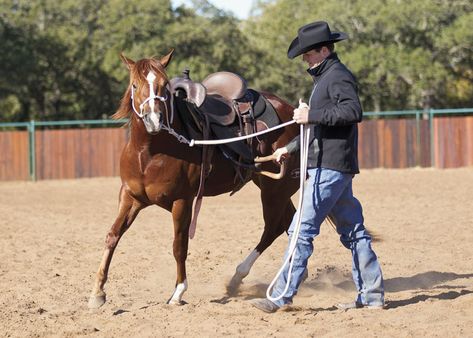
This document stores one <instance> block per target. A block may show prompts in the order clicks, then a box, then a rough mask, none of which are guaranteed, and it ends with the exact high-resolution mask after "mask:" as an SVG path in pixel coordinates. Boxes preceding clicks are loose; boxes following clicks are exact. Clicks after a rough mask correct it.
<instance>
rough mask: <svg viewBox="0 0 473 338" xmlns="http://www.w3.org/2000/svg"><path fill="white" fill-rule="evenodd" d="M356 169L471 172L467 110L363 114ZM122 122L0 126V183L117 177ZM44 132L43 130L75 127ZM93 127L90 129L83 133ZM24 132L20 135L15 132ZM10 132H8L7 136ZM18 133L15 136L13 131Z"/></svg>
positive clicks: (472, 116) (471, 128)
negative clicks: (462, 169)
mask: <svg viewBox="0 0 473 338" xmlns="http://www.w3.org/2000/svg"><path fill="white" fill-rule="evenodd" d="M364 116H365V121H364V122H363V123H361V124H360V128H359V161H360V167H361V168H377V167H384V168H408V167H415V166H420V167H437V168H453V167H463V166H473V108H462V109H431V110H430V111H427V112H424V111H421V110H409V111H388V112H366V113H364ZM125 122H126V120H78V121H30V122H19V123H0V129H4V130H6V131H3V132H0V151H1V155H0V180H27V179H31V180H37V179H61V178H78V177H94V176H116V175H118V174H119V173H118V167H119V166H118V161H119V156H120V152H121V149H122V148H123V146H124V144H125V143H126V140H127V137H128V136H127V131H126V130H125V129H123V128H111V127H112V126H115V127H116V126H120V125H123V124H124V123H125ZM76 126H80V127H81V128H72V129H70V128H69V129H44V128H45V127H49V128H51V127H76ZM90 126H94V127H95V128H83V127H90ZM23 128H24V129H25V130H21V129H23ZM12 129H13V130H12ZM18 129H20V130H18Z"/></svg>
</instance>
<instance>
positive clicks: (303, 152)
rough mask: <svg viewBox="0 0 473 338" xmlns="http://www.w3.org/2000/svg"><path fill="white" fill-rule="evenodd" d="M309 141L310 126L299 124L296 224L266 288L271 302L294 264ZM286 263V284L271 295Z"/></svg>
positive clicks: (285, 289)
mask: <svg viewBox="0 0 473 338" xmlns="http://www.w3.org/2000/svg"><path fill="white" fill-rule="evenodd" d="M309 141H310V127H309V125H308V124H301V125H300V144H301V145H300V174H299V184H300V188H299V203H298V205H297V221H296V225H295V227H294V231H293V234H292V238H291V242H290V245H289V248H288V251H287V256H286V259H285V260H284V263H283V265H282V266H281V268H280V269H279V271H278V273H277V274H276V276H275V277H274V279H273V280H272V282H271V284H269V286H268V289H267V290H266V297H267V298H268V299H269V300H270V301H272V302H273V303H274V302H276V301H278V300H280V299H281V298H282V297H283V296H284V295H285V294H286V292H287V290H288V289H289V284H290V282H291V277H292V267H293V265H294V258H295V256H296V245H297V240H298V239H299V232H300V229H301V219H302V212H301V210H302V203H303V197H304V188H305V178H306V175H305V173H306V172H307V157H308V153H309V143H310V142H309ZM288 263H289V271H288V274H287V282H286V286H285V287H284V291H283V292H281V294H280V295H279V296H277V297H272V296H271V291H272V289H273V287H274V284H276V281H277V279H278V278H279V276H280V275H281V274H282V273H283V271H284V269H285V267H286V266H287V264H288Z"/></svg>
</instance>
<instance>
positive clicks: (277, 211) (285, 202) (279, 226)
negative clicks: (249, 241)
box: [227, 190, 296, 295]
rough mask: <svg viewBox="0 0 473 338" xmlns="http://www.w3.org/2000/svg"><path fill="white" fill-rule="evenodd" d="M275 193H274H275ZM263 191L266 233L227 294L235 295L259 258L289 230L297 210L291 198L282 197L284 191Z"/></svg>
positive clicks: (241, 267)
mask: <svg viewBox="0 0 473 338" xmlns="http://www.w3.org/2000/svg"><path fill="white" fill-rule="evenodd" d="M273 192H274V191H273ZM273 192H269V191H264V190H262V191H261V201H262V202H263V216H264V223H265V226H264V231H263V234H262V235H261V239H260V241H259V243H258V245H257V246H256V248H255V249H254V250H253V251H252V252H251V253H250V254H249V255H248V257H246V258H245V260H244V261H243V262H242V263H240V264H239V265H238V266H237V268H236V271H235V274H234V275H233V277H232V279H231V280H230V282H229V283H228V285H227V293H228V294H229V295H235V294H236V293H237V291H238V288H239V287H240V285H241V283H242V281H243V279H244V278H245V277H246V276H247V275H248V274H249V273H250V270H251V268H252V266H253V264H254V263H255V262H256V260H257V259H258V257H259V256H260V255H261V253H263V251H264V250H266V248H268V247H269V246H270V245H271V244H272V243H273V242H274V240H275V239H276V238H278V237H279V235H281V234H282V233H283V232H284V231H286V230H287V229H288V228H289V225H290V224H291V221H292V218H293V216H294V213H295V211H296V209H295V208H294V205H293V204H292V201H291V199H290V197H287V198H285V196H281V194H282V193H283V191H280V192H279V195H280V198H279V199H278V198H274V196H278V193H274V194H273Z"/></svg>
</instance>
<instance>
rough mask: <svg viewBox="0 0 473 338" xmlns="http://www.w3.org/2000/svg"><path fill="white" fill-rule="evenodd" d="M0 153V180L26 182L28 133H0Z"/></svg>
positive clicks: (27, 177)
mask: <svg viewBox="0 0 473 338" xmlns="http://www.w3.org/2000/svg"><path fill="white" fill-rule="evenodd" d="M0 151H1V156H0V180H2V181H13V180H28V179H29V155H28V132H27V131H2V132H0Z"/></svg>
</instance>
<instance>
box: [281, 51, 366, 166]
mask: <svg viewBox="0 0 473 338" xmlns="http://www.w3.org/2000/svg"><path fill="white" fill-rule="evenodd" d="M308 72H309V74H310V75H311V76H312V78H313V79H314V88H313V91H312V95H311V98H310V104H309V105H310V110H309V123H310V124H311V141H310V148H309V158H308V167H309V168H328V169H334V170H338V171H341V172H344V173H350V174H357V173H359V169H358V149H357V148H358V126H357V123H359V122H361V119H362V115H363V113H362V109H361V104H360V100H359V98H358V93H357V85H356V79H355V77H354V76H353V74H352V73H351V72H350V71H349V70H348V68H347V67H346V66H345V65H344V64H342V63H341V62H340V60H339V59H338V57H337V54H336V53H332V54H331V55H330V56H329V57H327V58H326V59H325V60H324V61H323V62H322V64H321V65H319V66H318V67H316V68H313V69H309V70H308ZM299 143H300V142H299V136H298V137H296V138H295V139H294V140H292V141H291V142H290V143H289V144H288V145H287V149H288V151H289V152H290V153H293V152H295V151H297V150H298V149H299V146H300V144H299Z"/></svg>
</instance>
